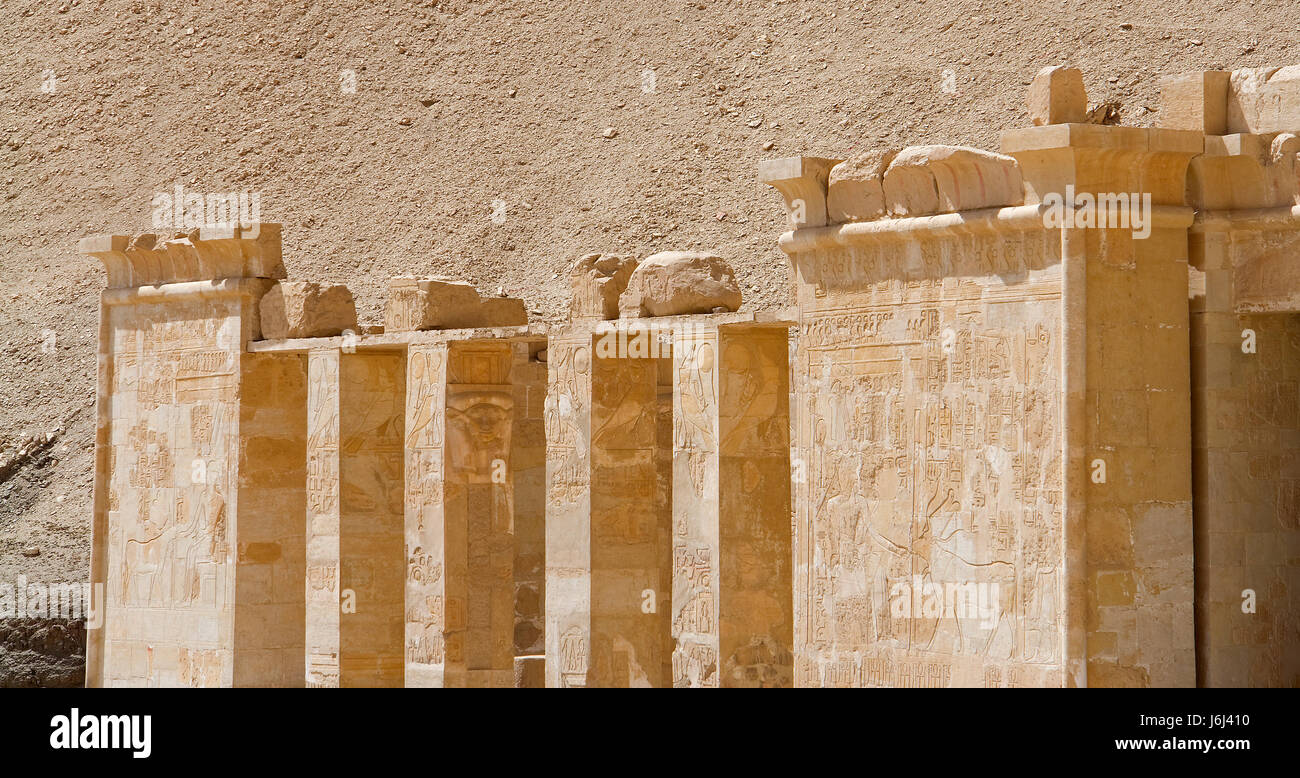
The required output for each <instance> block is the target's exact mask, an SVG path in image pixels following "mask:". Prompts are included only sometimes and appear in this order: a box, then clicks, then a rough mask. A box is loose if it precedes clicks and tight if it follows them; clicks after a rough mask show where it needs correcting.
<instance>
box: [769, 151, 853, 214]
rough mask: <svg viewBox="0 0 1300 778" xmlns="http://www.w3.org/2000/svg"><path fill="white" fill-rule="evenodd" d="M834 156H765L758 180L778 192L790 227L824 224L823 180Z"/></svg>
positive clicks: (834, 160)
mask: <svg viewBox="0 0 1300 778" xmlns="http://www.w3.org/2000/svg"><path fill="white" fill-rule="evenodd" d="M839 163H840V160H838V159H826V158H823V157H785V158H782V159H765V160H763V161H762V162H760V163H759V165H758V180H759V181H761V182H762V183H764V184H767V185H768V186H770V187H772V188H773V189H775V190H777V191H778V192H780V193H781V197H782V198H783V199H784V200H785V212H786V214H787V215H788V216H789V217H790V228H791V229H795V230H798V229H802V228H804V227H825V226H826V183H827V179H828V178H829V177H830V171H831V168H833V167H835V166H836V165H838V164H839Z"/></svg>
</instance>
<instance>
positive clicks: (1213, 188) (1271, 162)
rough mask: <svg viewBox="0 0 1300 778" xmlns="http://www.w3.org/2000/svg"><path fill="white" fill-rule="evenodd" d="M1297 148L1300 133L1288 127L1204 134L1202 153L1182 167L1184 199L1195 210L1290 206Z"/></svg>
mask: <svg viewBox="0 0 1300 778" xmlns="http://www.w3.org/2000/svg"><path fill="white" fill-rule="evenodd" d="M1297 151H1300V138H1297V137H1296V136H1295V135H1294V134H1292V133H1289V132H1275V133H1266V134H1262V135H1251V134H1244V133H1234V134H1232V135H1207V136H1206V137H1205V153H1204V154H1203V155H1201V156H1199V157H1196V158H1195V159H1193V160H1192V162H1191V165H1190V167H1189V168H1188V171H1187V198H1188V203H1189V204H1190V205H1192V206H1195V207H1196V208H1198V209H1201V210H1241V209H1257V208H1273V207H1283V206H1291V205H1294V204H1296V203H1297V202H1298V201H1300V184H1298V182H1297V177H1296V152H1297Z"/></svg>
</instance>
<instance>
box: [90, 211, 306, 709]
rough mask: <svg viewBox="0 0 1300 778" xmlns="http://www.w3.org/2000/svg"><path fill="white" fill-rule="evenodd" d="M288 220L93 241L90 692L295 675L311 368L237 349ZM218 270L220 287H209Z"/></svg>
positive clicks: (249, 335)
mask: <svg viewBox="0 0 1300 778" xmlns="http://www.w3.org/2000/svg"><path fill="white" fill-rule="evenodd" d="M279 234H280V233H279V226H278V225H273V224H262V225H258V227H257V228H252V229H247V230H244V229H240V228H235V229H233V230H231V229H225V230H222V231H220V232H218V233H209V232H208V231H207V230H195V231H193V232H190V233H186V234H180V235H175V236H159V235H153V234H145V235H137V236H134V237H129V236H100V237H94V238H87V239H85V240H83V241H82V243H81V245H80V247H79V250H80V251H81V253H83V254H89V255H91V256H95V257H96V258H98V259H99V260H100V261H101V262H103V264H104V267H105V269H106V270H107V274H108V286H109V287H110V288H109V289H107V290H106V291H105V292H104V294H103V297H102V307H101V318H100V344H99V356H100V365H99V394H98V398H97V416H98V430H97V436H96V473H95V515H94V522H93V551H92V561H91V580H92V583H93V584H95V585H96V586H97V589H98V591H99V592H102V595H103V596H102V599H101V598H100V597H99V596H98V592H97V594H96V598H95V606H96V608H98V609H99V611H100V613H102V614H103V618H104V626H103V628H102V629H99V630H94V631H92V633H91V635H90V636H89V638H88V657H87V660H88V661H87V663H88V667H87V683H88V685H91V686H231V685H296V684H300V683H301V682H302V676H303V673H302V652H303V627H302V625H303V619H304V615H303V613H304V605H303V597H302V588H301V581H302V575H303V548H302V543H303V540H302V538H303V531H302V519H301V517H302V515H303V505H304V501H305V472H304V470H303V467H302V461H303V457H302V455H303V451H304V441H305V437H306V435H305V428H304V426H303V425H302V422H301V421H298V420H300V419H304V418H305V413H304V405H305V401H306V396H305V395H306V392H305V383H306V382H305V375H304V371H303V365H302V362H301V360H293V361H290V362H287V363H284V364H276V365H272V364H269V363H267V362H266V361H265V360H261V359H257V358H254V357H252V356H251V355H248V354H246V353H245V352H244V344H245V343H246V342H247V341H249V340H253V339H256V338H258V337H259V336H260V321H259V316H258V301H259V300H260V298H261V296H262V295H263V294H264V293H265V292H266V290H267V288H268V287H269V286H270V285H271V284H272V283H273V281H272V279H274V278H281V277H283V276H284V268H283V265H282V264H281V262H280V239H279ZM214 279H218V280H214Z"/></svg>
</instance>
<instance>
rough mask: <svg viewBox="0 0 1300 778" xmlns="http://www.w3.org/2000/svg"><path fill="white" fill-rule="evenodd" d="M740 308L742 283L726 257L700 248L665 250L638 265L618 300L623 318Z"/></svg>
mask: <svg viewBox="0 0 1300 778" xmlns="http://www.w3.org/2000/svg"><path fill="white" fill-rule="evenodd" d="M717 308H725V309H726V310H728V311H735V310H738V309H739V308H740V285H739V284H738V283H736V274H735V272H734V271H733V270H732V269H731V266H730V265H728V264H727V262H726V260H724V259H722V258H721V257H717V256H714V255H712V254H707V253H704V252H698V251H664V252H661V253H659V254H653V255H651V256H649V257H647V258H646V259H645V261H643V262H641V263H640V264H639V265H637V267H636V270H634V271H633V272H632V275H631V277H630V278H629V279H628V283H627V290H626V291H624V292H623V296H622V297H621V298H620V300H619V314H620V315H621V316H622V317H624V318H637V317H641V316H677V315H681V314H690V313H713V312H714V311H715V310H716V309H717Z"/></svg>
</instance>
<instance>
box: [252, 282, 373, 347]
mask: <svg viewBox="0 0 1300 778" xmlns="http://www.w3.org/2000/svg"><path fill="white" fill-rule="evenodd" d="M260 312H261V319H262V336H263V337H264V338H267V339H270V340H279V339H282V338H322V337H330V336H333V335H340V334H342V333H343V331H344V330H353V331H355V330H356V329H357V306H356V303H355V302H354V301H353V299H352V292H350V291H348V288H347V287H346V286H344V285H342V284H318V283H314V282H311V281H281V282H279V283H277V284H276V285H275V286H273V287H271V288H270V289H269V290H267V292H266V294H265V295H263V296H262V301H261V303H260Z"/></svg>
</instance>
